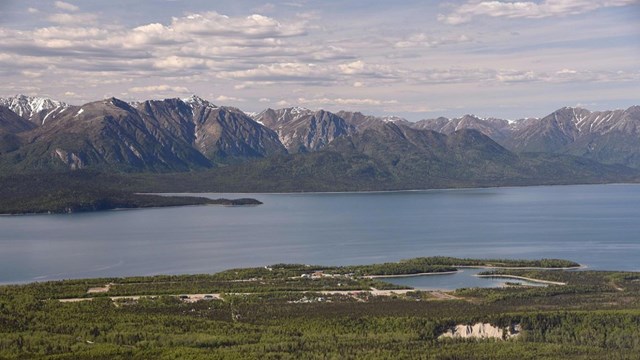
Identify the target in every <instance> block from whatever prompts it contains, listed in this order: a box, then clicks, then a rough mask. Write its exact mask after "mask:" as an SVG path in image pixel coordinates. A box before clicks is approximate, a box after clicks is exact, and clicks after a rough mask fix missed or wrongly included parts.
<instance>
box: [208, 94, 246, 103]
mask: <svg viewBox="0 0 640 360" xmlns="http://www.w3.org/2000/svg"><path fill="white" fill-rule="evenodd" d="M213 100H215V101H220V102H227V101H236V102H242V101H245V99H242V98H237V97H233V96H226V95H220V96H218V97H217V98H215V99H213Z"/></svg>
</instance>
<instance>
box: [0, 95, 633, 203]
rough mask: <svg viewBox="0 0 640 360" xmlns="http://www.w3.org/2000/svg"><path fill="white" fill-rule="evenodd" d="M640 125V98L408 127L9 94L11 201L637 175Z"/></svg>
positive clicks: (177, 103)
mask: <svg viewBox="0 0 640 360" xmlns="http://www.w3.org/2000/svg"><path fill="white" fill-rule="evenodd" d="M639 126H640V106H633V107H630V108H628V109H626V110H611V111H596V112H591V111H588V110H586V109H581V108H562V109H559V110H557V111H555V112H553V113H552V114H549V115H547V116H545V117H542V118H528V119H521V120H515V121H510V120H502V119H494V118H488V119H484V118H478V117H475V116H473V115H465V116H463V117H460V118H455V119H447V118H442V117H441V118H436V119H426V120H421V121H418V122H409V121H407V120H405V119H402V118H398V117H375V116H369V115H364V114H361V113H358V112H348V111H340V112H337V113H332V112H329V111H325V110H317V111H316V110H309V109H304V108H299V107H293V108H285V109H267V110H264V111H262V112H260V113H245V112H243V111H242V110H240V109H237V108H234V107H227V106H217V105H214V104H212V103H210V102H209V101H206V100H204V99H202V98H199V97H197V96H192V97H190V98H186V99H177V98H175V99H165V100H148V101H144V102H134V103H128V102H124V101H122V100H119V99H116V98H109V99H104V100H99V101H95V102H90V103H87V104H84V105H81V106H75V105H68V104H65V103H62V102H58V101H55V100H52V99H46V98H33V97H28V96H24V95H18V96H15V97H12V98H4V99H0V170H1V173H2V175H1V176H0V179H1V181H2V184H3V189H4V190H2V194H0V195H1V196H2V198H3V199H5V201H3V204H5V205H3V207H4V209H0V210H1V211H2V212H20V208H21V205H20V204H21V203H23V202H26V201H27V199H30V200H29V203H30V204H31V206H33V204H38V203H42V199H43V196H45V197H46V196H48V201H49V203H51V204H55V203H57V202H58V200H57V199H62V198H64V197H67V198H69V197H71V199H73V198H76V199H78V201H81V202H86V201H88V202H91V201H94V200H96V199H98V200H100V199H99V198H102V197H103V196H102V195H104V197H105V198H106V199H109V198H111V197H113V196H115V195H114V194H120V195H118V196H122V194H128V195H127V196H129V195H131V194H133V193H134V192H273V191H278V192H297V191H364V190H402V189H429V188H456V187H486V186H520V185H543V184H578V183H607V182H636V181H638V179H640V128H639ZM34 199H35V200H34ZM102 200H104V199H102ZM71 202H72V203H73V200H71ZM6 204H13V205H11V206H10V207H7V206H8V205H6ZM133 207H135V206H133ZM88 208H92V207H91V206H89V207H88ZM32 210H33V209H32ZM40 210H43V211H45V212H46V211H48V210H47V207H46V206H45V207H43V208H42V209H40ZM35 212H41V211H35ZM54 212H56V211H54Z"/></svg>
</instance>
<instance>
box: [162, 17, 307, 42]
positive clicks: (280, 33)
mask: <svg viewBox="0 0 640 360" xmlns="http://www.w3.org/2000/svg"><path fill="white" fill-rule="evenodd" d="M170 27H171V28H172V29H174V30H175V31H176V32H186V33H190V34H199V35H217V36H229V35H236V36H237V35H241V36H245V37H255V38H278V37H290V36H299V35H304V34H305V32H306V30H305V24H304V22H296V23H288V24H282V23H280V22H279V21H277V20H275V19H273V18H270V17H267V16H263V15H257V14H254V15H250V16H247V17H244V18H241V17H229V16H226V15H220V14H218V13H216V12H206V13H202V14H191V15H188V16H185V17H180V18H176V17H174V18H173V20H172V21H171V25H170Z"/></svg>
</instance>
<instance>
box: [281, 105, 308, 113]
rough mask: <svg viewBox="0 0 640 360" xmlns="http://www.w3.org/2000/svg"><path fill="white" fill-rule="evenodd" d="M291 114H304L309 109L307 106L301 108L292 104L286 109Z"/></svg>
mask: <svg viewBox="0 0 640 360" xmlns="http://www.w3.org/2000/svg"><path fill="white" fill-rule="evenodd" d="M286 110H287V111H288V112H289V113H290V114H291V115H299V114H306V113H309V112H311V110H309V109H307V108H303V107H300V106H294V107H292V108H288V109H286Z"/></svg>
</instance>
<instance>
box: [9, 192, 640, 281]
mask: <svg viewBox="0 0 640 360" xmlns="http://www.w3.org/2000/svg"><path fill="white" fill-rule="evenodd" d="M204 195H206V196H209V197H212V198H218V197H240V196H241V197H254V198H257V199H259V200H261V201H263V202H264V205H260V206H255V207H221V206H191V207H178V208H162V209H145V210H126V211H106V212H97V213H85V214H73V215H33V216H31V215H30V216H2V217H0V283H15V282H29V281H38V280H52V279H68V278H84V277H106V276H127V275H153V274H184V273H211V272H217V271H221V270H224V269H229V268H234V267H246V266H262V265H268V264H274V263H282V262H286V263H307V264H323V265H344V264H366V263H376V262H384V261H397V260H400V259H403V258H411V257H417V256H433V255H444V256H457V257H471V258H513V259H517V258H524V259H535V258H566V259H570V260H574V261H577V262H580V263H581V264H584V265H587V266H588V267H589V268H593V269H608V270H640V185H581V186H542V187H522V188H488V189H464V190H432V191H407V192H387V193H339V194H240V195H237V194H235V195H234V194H204ZM465 273H466V274H467V275H468V274H469V272H468V271H465ZM456 276H458V278H462V277H464V276H461V275H454V276H451V279H452V280H449V282H451V281H454V280H453V279H454V278H455V279H458V278H456ZM466 277H467V278H471V277H470V276H466ZM431 278H434V277H431ZM446 278H447V275H443V276H442V277H440V278H438V280H429V281H444V280H441V279H446ZM456 281H457V280H456ZM473 281H492V280H486V279H474V280H473ZM463 286H466V285H463ZM422 287H431V286H430V285H428V284H427V285H422ZM432 287H435V288H439V287H440V286H438V285H437V284H436V285H434V286H432ZM442 288H448V287H444V286H442Z"/></svg>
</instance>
